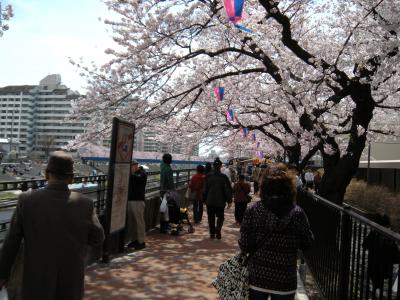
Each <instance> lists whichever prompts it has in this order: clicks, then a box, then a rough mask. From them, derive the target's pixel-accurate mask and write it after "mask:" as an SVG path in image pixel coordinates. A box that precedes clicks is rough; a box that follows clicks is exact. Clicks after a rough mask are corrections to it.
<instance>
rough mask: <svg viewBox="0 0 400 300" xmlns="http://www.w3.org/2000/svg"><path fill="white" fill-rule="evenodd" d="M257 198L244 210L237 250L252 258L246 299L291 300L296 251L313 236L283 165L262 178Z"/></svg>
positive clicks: (295, 284) (307, 245)
mask: <svg viewBox="0 0 400 300" xmlns="http://www.w3.org/2000/svg"><path fill="white" fill-rule="evenodd" d="M260 197H261V201H258V202H257V203H255V204H254V205H252V206H251V207H249V208H248V209H247V210H246V212H245V214H244V218H243V222H242V225H241V227H240V238H239V246H240V249H241V251H243V252H244V253H249V254H250V255H251V256H250V258H249V260H248V271H249V284H250V297H249V299H250V300H256V299H268V297H269V296H271V300H278V299H279V300H293V299H295V298H294V297H295V293H296V288H297V272H296V267H297V252H298V249H301V250H306V249H308V248H309V247H310V246H311V242H312V240H313V234H312V232H311V229H310V225H309V223H308V220H307V217H306V215H305V213H304V211H303V210H302V209H301V208H300V207H299V206H297V205H296V204H295V197H296V185H295V178H294V176H293V174H292V173H291V172H288V170H287V168H286V166H285V165H283V164H278V165H273V166H271V167H270V168H269V170H268V171H267V172H266V173H265V174H264V175H263V178H262V180H261V185H260Z"/></svg>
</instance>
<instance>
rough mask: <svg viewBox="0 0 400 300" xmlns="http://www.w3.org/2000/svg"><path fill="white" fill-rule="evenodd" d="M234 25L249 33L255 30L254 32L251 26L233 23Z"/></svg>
mask: <svg viewBox="0 0 400 300" xmlns="http://www.w3.org/2000/svg"><path fill="white" fill-rule="evenodd" d="M233 26H235V27H236V28H237V29H239V30H241V31H245V32H248V33H253V32H254V31H253V30H251V29H250V28H247V27H245V26H242V25H238V24H233Z"/></svg>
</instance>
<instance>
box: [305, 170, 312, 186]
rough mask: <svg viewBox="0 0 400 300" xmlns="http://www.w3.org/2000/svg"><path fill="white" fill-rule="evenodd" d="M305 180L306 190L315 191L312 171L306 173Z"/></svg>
mask: <svg viewBox="0 0 400 300" xmlns="http://www.w3.org/2000/svg"><path fill="white" fill-rule="evenodd" d="M304 180H305V181H306V189H307V190H310V189H314V174H313V172H312V171H311V169H307V171H306V173H305V174H304Z"/></svg>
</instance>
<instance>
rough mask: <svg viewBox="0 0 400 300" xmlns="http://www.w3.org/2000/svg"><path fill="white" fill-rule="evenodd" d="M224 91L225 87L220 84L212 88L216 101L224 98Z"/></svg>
mask: <svg viewBox="0 0 400 300" xmlns="http://www.w3.org/2000/svg"><path fill="white" fill-rule="evenodd" d="M224 91H225V89H224V88H223V87H222V86H220V87H216V88H215V89H214V92H215V96H217V101H218V102H220V101H222V100H223V99H224Z"/></svg>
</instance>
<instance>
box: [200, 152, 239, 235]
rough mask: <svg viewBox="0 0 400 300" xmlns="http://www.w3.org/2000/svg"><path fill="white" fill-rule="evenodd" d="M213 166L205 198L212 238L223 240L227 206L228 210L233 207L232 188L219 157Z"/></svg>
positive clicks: (204, 194) (206, 182)
mask: <svg viewBox="0 0 400 300" xmlns="http://www.w3.org/2000/svg"><path fill="white" fill-rule="evenodd" d="M213 166H214V171H213V172H212V173H210V174H209V175H208V176H207V177H206V181H205V184H204V191H203V198H204V199H205V201H206V204H207V216H208V226H209V231H210V238H212V239H215V238H217V239H221V238H222V235H221V230H222V225H223V224H224V209H225V206H228V208H230V207H231V206H232V186H231V184H230V182H229V179H228V177H226V175H225V174H222V173H221V166H222V162H221V160H220V159H219V158H218V157H217V158H216V159H215V160H214V163H213ZM215 221H217V222H216V224H215Z"/></svg>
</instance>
